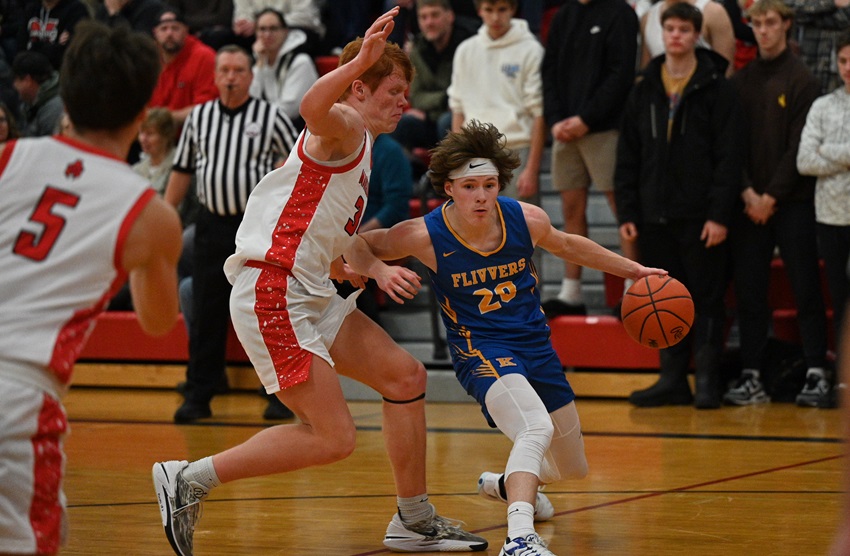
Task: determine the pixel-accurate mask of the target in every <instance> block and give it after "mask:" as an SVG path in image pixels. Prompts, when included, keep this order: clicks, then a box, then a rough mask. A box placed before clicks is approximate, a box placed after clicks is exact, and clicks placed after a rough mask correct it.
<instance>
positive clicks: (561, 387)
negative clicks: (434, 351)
mask: <svg viewBox="0 0 850 556" xmlns="http://www.w3.org/2000/svg"><path fill="white" fill-rule="evenodd" d="M475 347H476V349H475V350H474V351H473V352H471V353H464V352H461V351H460V350H453V353H452V360H453V363H454V369H455V376H457V379H458V381H460V384H461V386H463V388H464V390H466V393H467V394H469V395H470V396H472V397H473V398H475V400H476V401H477V402H478V404H479V405H480V406H481V412H482V413H484V417H486V419H487V422H488V423H489V424H490V426H491V427H494V428H495V427H496V425H495V423H493V420H492V419H491V418H490V414H489V413H488V412H487V406H486V404H485V403H484V400H485V396H486V395H487V391H488V390H489V389H490V387H491V386H492V385H493V383H494V382H496V380H498V379H499V377H501V376H504V375H507V374H511V373H518V374H521V375H523V376H524V377H525V378H526V379H527V380H528V382H529V384H531V387H532V388H534V391H535V392H537V395H538V396H540V399H541V400H542V401H543V404H544V405H545V406H546V411H548V412H549V413H552V412H553V411H555V410H557V409H560V408H562V407H564V406H565V405H567V404H568V403H570V402H572V401H573V400H575V398H576V395H575V393H574V392H573V389H572V386H570V383H569V382H568V381H567V377H566V375H565V374H564V367H563V366H562V365H561V360H560V359H558V354H557V353H555V350H554V349H553V348H552V346H551V345H548V346H545V347H542V348H541V349H539V350H523V351H521V352H520V351H516V350H512V349H511V348H509V347H507V346H505V345H504V344H501V343H499V344H497V343H493V344H489V343H486V342H485V343H480V342H479V343H477V344H476V346H475Z"/></svg>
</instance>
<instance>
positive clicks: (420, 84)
mask: <svg viewBox="0 0 850 556" xmlns="http://www.w3.org/2000/svg"><path fill="white" fill-rule="evenodd" d="M474 34H475V30H474V29H471V28H469V27H466V26H464V25H462V24H459V23H455V24H454V27H453V28H452V36H451V38H450V39H449V44H448V45H447V46H446V48H445V49H444V50H443V51H442V52H437V49H436V48H434V45H433V44H431V43H430V42H429V41H428V40H427V39H425V37H424V36H422V34H421V33H420V34H419V35H417V36H416V37H415V38H414V39H413V48H412V49H411V50H410V62H411V63H412V64H413V68H414V69H415V71H416V75H415V77H414V79H413V83H411V84H410V94H409V96H408V98H409V99H410V106H411V107H413V108H416V109H417V110H422V111H423V112H425V113H426V114H427V115H428V120H430V121H432V122H436V121H437V118H439V117H440V115H441V114H442V113H443V112H445V111H446V110H448V109H449V95H448V93H447V91H446V90H447V89H448V88H449V85H451V82H452V61H453V60H454V56H455V50H457V47H458V45H459V44H460V43H462V42H463V41H465V40H466V39H468V38H469V37H471V36H473V35H474Z"/></svg>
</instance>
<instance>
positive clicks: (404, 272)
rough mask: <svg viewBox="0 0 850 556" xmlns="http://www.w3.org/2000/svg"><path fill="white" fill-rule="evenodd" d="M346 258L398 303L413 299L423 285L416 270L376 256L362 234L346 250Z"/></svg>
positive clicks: (353, 267) (355, 270) (352, 266)
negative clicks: (393, 263) (389, 263)
mask: <svg viewBox="0 0 850 556" xmlns="http://www.w3.org/2000/svg"><path fill="white" fill-rule="evenodd" d="M387 231H388V230H386V229H385V228H382V229H380V230H373V232H387ZM368 233H372V232H368ZM406 256H407V255H402V256H400V257H394V258H396V259H399V258H403V257H406ZM345 260H346V262H347V264H348V266H349V267H350V268H351V269H352V270H353V271H354V272H356V273H359V274H363V275H364V276H368V277H370V278H373V279H374V280H375V282H376V283H377V284H378V287H379V288H381V289H382V290H383V291H385V292H386V293H387V295H389V296H390V298H391V299H392V300H393V301H395V302H396V303H404V299H413V296H415V295H416V292H418V291H419V288H420V287H421V286H422V278H420V276H419V275H418V274H416V273H415V272H414V271H412V270H410V269H409V268H407V267H404V266H401V265H388V264H386V263H385V262H384V261H382V260H380V259H379V258H378V257H376V256H375V254H374V253H373V252H372V250H371V248H370V245H369V243H368V242H367V241H366V240H365V239H363V237H362V235H360V234H358V235H357V237H356V239H355V241H354V243H353V245H352V247H351V248H350V249H349V250H348V251H346V253H345Z"/></svg>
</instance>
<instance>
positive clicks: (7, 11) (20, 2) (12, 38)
mask: <svg viewBox="0 0 850 556" xmlns="http://www.w3.org/2000/svg"><path fill="white" fill-rule="evenodd" d="M27 4H28V2H27V1H26V0H6V1H4V2H0V49H2V54H3V57H4V58H5V59H6V61H7V62H11V61H12V60H14V59H15V54H17V53H18V35H19V34H20V32H21V29H23V28H24V27H26V25H25V24H24V21H25V20H24V12H25V10H26V7H27Z"/></svg>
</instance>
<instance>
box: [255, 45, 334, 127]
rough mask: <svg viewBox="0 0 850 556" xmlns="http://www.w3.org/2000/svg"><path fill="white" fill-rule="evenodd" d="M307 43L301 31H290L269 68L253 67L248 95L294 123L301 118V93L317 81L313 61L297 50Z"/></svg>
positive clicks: (317, 76)
mask: <svg viewBox="0 0 850 556" xmlns="http://www.w3.org/2000/svg"><path fill="white" fill-rule="evenodd" d="M306 42H307V35H306V34H305V33H304V31H302V30H300V29H290V30H289V32H288V34H287V35H286V40H284V41H283V45H281V47H280V50H279V51H278V53H277V56H276V57H275V59H274V62H273V63H272V64H271V65H269V64H266V63H265V62H264V61H263V62H258V63H256V64H254V81H253V82H252V83H251V96H252V97H257V98H261V99H263V100H265V101H266V102H270V103H272V104H274V105H275V106H277V107H278V108H280V109H281V110H283V113H284V114H286V115H287V116H289V119H290V120H292V121H293V122H295V121H297V120H300V119H301V115H300V113H299V109H300V107H301V99H302V98H304V93H306V92H307V89H309V88H310V87H311V86H312V85H313V83H315V82H316V80H317V79H319V73H318V72H317V71H316V65H315V64H314V63H313V59H312V58H311V57H310V56H309V55H308V54H306V53H304V52H302V51H301V50H300V48H299V47H301V46H302V45H303V44H304V43H306Z"/></svg>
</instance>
